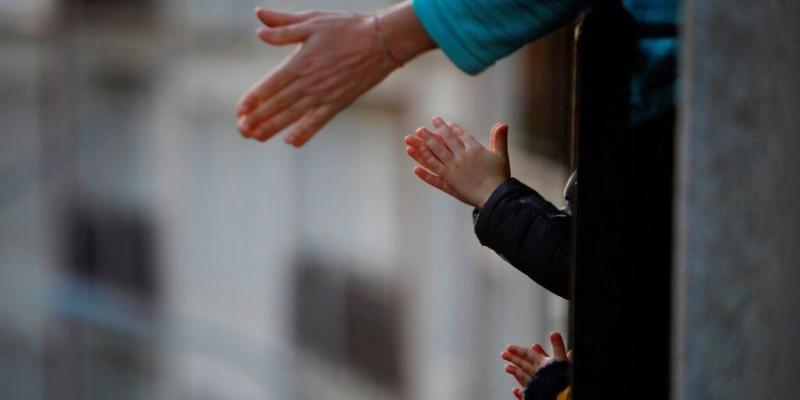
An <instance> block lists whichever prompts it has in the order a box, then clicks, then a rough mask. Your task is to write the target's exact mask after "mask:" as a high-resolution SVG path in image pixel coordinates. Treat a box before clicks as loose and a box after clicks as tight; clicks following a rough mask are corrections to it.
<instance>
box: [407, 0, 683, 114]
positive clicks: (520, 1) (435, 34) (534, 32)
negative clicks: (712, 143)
mask: <svg viewBox="0 0 800 400" xmlns="http://www.w3.org/2000/svg"><path fill="white" fill-rule="evenodd" d="M678 1H679V0H623V2H622V3H623V5H624V7H625V8H626V9H627V10H628V11H629V12H630V14H631V15H632V16H633V18H634V19H635V20H636V21H637V22H638V23H640V24H656V25H660V24H669V25H677V24H678V22H679V21H678V16H679V4H678ZM412 6H413V8H414V12H415V14H416V15H417V18H418V19H419V20H420V22H421V23H422V26H423V27H425V30H426V31H427V32H428V35H430V37H431V39H433V41H434V42H436V44H437V45H439V47H440V48H441V49H442V51H444V53H445V54H446V55H447V57H448V58H450V60H451V61H452V62H453V63H454V64H455V65H456V66H458V67H459V68H460V69H461V70H463V71H464V72H466V73H468V74H471V75H475V74H478V73H480V72H481V71H483V70H484V69H486V68H488V67H489V66H491V65H492V64H494V62H495V61H497V60H499V59H501V58H503V57H505V56H507V55H509V54H511V53H513V52H514V51H516V50H517V49H519V48H520V47H522V46H523V45H525V44H527V43H530V42H533V41H535V40H537V39H539V38H541V37H542V36H545V35H546V34H548V33H550V32H552V31H554V30H556V29H558V28H560V27H562V26H563V25H565V24H566V23H568V22H570V21H572V20H573V19H575V18H576V17H577V15H578V13H579V12H580V11H581V10H582V9H583V8H584V7H585V6H586V1H585V0H414V2H413V4H412ZM677 46H678V41H677V38H675V37H660V38H641V39H640V40H639V45H638V54H637V58H636V63H635V65H634V75H633V78H632V81H631V97H630V104H631V111H632V119H633V121H632V122H633V123H634V124H635V123H638V122H641V121H644V120H647V119H650V118H653V117H656V116H658V115H659V114H660V113H661V112H662V111H664V109H665V108H667V107H670V106H671V105H673V104H674V102H675V80H676V78H677V61H676V59H677V50H678V48H677Z"/></svg>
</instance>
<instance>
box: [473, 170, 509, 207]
mask: <svg viewBox="0 0 800 400" xmlns="http://www.w3.org/2000/svg"><path fill="white" fill-rule="evenodd" d="M507 179H508V178H507V177H505V178H504V177H497V178H496V179H488V180H486V181H485V182H484V183H483V185H481V188H480V189H479V190H478V191H477V192H476V197H475V200H476V201H475V202H474V204H472V205H473V206H475V207H476V208H483V206H484V205H485V204H486V202H487V201H489V198H490V197H492V193H494V191H495V190H497V188H498V187H500V185H502V184H503V182H505V181H506V180H507Z"/></svg>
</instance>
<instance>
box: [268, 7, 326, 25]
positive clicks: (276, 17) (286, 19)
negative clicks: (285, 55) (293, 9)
mask: <svg viewBox="0 0 800 400" xmlns="http://www.w3.org/2000/svg"><path fill="white" fill-rule="evenodd" d="M319 15H321V13H320V12H317V11H306V12H299V13H283V12H279V11H273V10H267V9H265V8H261V7H257V8H256V17H258V19H259V20H260V21H261V22H262V23H263V24H264V25H266V26H270V27H276V26H283V25H291V24H296V23H298V22H303V21H306V20H308V19H311V18H314V17H317V16H319Z"/></svg>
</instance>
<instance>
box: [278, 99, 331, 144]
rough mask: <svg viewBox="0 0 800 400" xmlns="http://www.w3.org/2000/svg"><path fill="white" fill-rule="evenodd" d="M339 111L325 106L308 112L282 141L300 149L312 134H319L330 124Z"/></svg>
mask: <svg viewBox="0 0 800 400" xmlns="http://www.w3.org/2000/svg"><path fill="white" fill-rule="evenodd" d="M338 112H339V109H337V108H335V107H333V106H329V105H325V106H321V107H318V108H315V109H312V110H310V111H308V112H307V113H306V114H305V115H304V116H303V118H302V119H301V120H300V121H299V122H298V123H297V124H296V125H295V126H294V128H292V131H291V132H289V134H288V135H286V138H284V141H285V142H286V143H289V144H291V145H292V146H294V147H300V146H302V145H304V144H306V142H308V141H309V139H311V137H312V136H314V134H316V133H317V132H319V130H320V129H322V127H323V126H325V124H327V123H328V122H330V121H331V120H332V119H333V118H334V117H336V114H337V113H338Z"/></svg>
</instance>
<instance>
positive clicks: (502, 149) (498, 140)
mask: <svg viewBox="0 0 800 400" xmlns="http://www.w3.org/2000/svg"><path fill="white" fill-rule="evenodd" d="M490 140H491V146H492V151H494V152H495V153H497V154H499V155H500V156H501V157H503V158H504V159H506V160H508V125H506V124H504V123H502V122H498V123H497V124H495V125H494V127H493V128H492V133H491V135H490Z"/></svg>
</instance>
